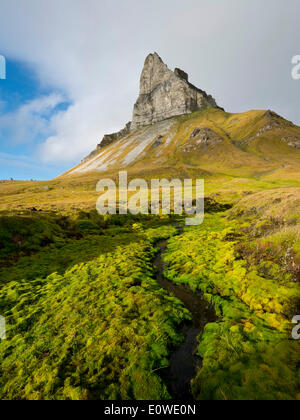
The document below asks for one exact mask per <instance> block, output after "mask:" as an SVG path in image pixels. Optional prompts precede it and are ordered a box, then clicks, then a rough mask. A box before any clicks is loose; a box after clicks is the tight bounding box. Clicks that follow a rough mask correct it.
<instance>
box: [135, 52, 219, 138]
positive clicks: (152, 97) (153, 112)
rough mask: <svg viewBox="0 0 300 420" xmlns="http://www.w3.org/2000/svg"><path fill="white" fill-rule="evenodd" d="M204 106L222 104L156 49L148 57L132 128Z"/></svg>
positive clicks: (210, 106) (216, 106)
mask: <svg viewBox="0 0 300 420" xmlns="http://www.w3.org/2000/svg"><path fill="white" fill-rule="evenodd" d="M205 108H219V107H218V105H217V104H216V101H215V100H214V99H213V97H212V96H209V95H207V94H206V92H204V91H202V90H200V89H198V88H196V87H195V86H193V85H192V84H191V83H189V81H188V75H187V74H186V73H185V72H184V71H182V70H180V69H175V71H174V72H173V71H171V70H170V69H169V68H168V67H167V66H166V64H165V63H164V62H163V61H162V59H161V58H160V57H159V55H158V54H156V53H154V54H150V55H149V56H148V57H147V58H146V61H145V65H144V69H143V71H142V75H141V81H140V95H139V97H138V100H137V102H136V104H135V106H134V110H133V120H132V124H131V130H135V129H138V128H139V127H143V126H145V125H149V124H153V123H155V122H158V121H163V120H165V119H168V118H171V117H174V116H177V115H182V114H190V113H192V112H195V111H198V110H201V109H205Z"/></svg>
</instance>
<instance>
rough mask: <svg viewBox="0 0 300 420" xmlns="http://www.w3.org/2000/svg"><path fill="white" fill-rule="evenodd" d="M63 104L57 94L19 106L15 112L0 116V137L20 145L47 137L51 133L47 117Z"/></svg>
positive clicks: (61, 98)
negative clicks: (41, 136)
mask: <svg viewBox="0 0 300 420" xmlns="http://www.w3.org/2000/svg"><path fill="white" fill-rule="evenodd" d="M61 102H63V97H62V96H61V95H59V94H55V93H53V94H50V95H49V96H44V97H41V98H38V99H34V100H32V101H29V102H27V103H25V104H24V105H22V106H20V107H19V108H18V109H17V110H16V111H14V112H9V113H6V114H5V113H4V114H2V115H1V116H0V135H1V137H3V138H5V137H6V138H9V141H10V142H13V143H17V144H21V143H28V140H29V139H31V140H34V139H35V138H36V136H38V135H39V136H40V135H44V136H47V135H49V133H50V132H51V130H52V128H51V123H50V122H49V117H50V114H51V112H52V111H53V110H54V109H55V107H56V106H57V105H58V104H60V103H61Z"/></svg>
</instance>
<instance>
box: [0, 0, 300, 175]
mask: <svg viewBox="0 0 300 420" xmlns="http://www.w3.org/2000/svg"><path fill="white" fill-rule="evenodd" d="M0 10H1V15H0V55H3V56H5V57H6V61H7V79H6V80H1V79H0V179H7V178H11V177H12V178H14V179H49V178H53V177H56V176H58V175H60V174H61V173H63V172H64V171H66V170H67V169H70V168H71V167H72V166H74V165H76V164H77V163H79V162H80V160H81V159H82V158H83V157H85V156H86V155H87V154H88V153H90V152H91V151H92V150H94V149H95V147H96V145H97V144H98V143H99V142H100V141H101V139H102V137H103V135H104V134H107V133H112V132H115V131H118V130H120V129H121V128H123V127H124V125H125V124H126V123H127V122H128V121H130V120H131V118H132V110H133V105H134V102H135V100H136V98H137V96H138V91H139V77H140V73H141V70H142V67H143V63H144V60H145V57H146V56H147V55H148V54H149V53H150V52H154V51H156V52H158V54H159V55H160V56H161V57H162V59H163V60H164V61H165V63H166V64H168V66H169V67H170V68H172V69H174V68H175V67H180V68H182V69H183V70H185V71H186V72H187V73H189V76H190V81H191V82H192V83H193V84H195V85H196V86H198V87H199V88H201V89H203V90H205V91H206V92H207V93H208V94H211V95H212V96H213V97H214V98H215V99H216V101H217V103H218V104H219V105H220V106H222V107H224V108H225V109H226V111H228V112H243V111H248V110H249V109H272V110H274V111H275V112H277V113H279V114H280V115H282V116H283V117H285V118H287V119H289V120H291V121H293V122H295V123H297V124H298V125H300V113H299V110H300V80H298V81H295V80H293V79H292V77H291V70H292V63H291V60H292V57H293V56H295V55H300V44H299V39H300V36H299V35H300V33H299V32H300V26H299V16H300V2H299V0H285V1H282V0H264V1H263V2H262V1H261V0H243V1H241V0H187V1H186V3H184V4H183V2H182V0H164V1H163V2H162V1H161V0H152V1H151V2H147V1H144V0H126V2H125V1H124V0H114V1H112V0H64V1H61V0H52V1H51V2H50V1H49V0H0Z"/></svg>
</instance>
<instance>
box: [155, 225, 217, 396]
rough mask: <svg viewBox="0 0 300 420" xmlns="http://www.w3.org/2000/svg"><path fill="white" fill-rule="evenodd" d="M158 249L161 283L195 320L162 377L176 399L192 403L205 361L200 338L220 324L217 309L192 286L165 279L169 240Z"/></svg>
mask: <svg viewBox="0 0 300 420" xmlns="http://www.w3.org/2000/svg"><path fill="white" fill-rule="evenodd" d="M180 233H181V231H180ZM156 246H157V247H158V248H159V253H158V254H157V256H156V258H155V261H154V267H155V268H156V270H157V274H156V278H157V281H158V283H159V284H160V285H161V286H162V287H163V288H164V289H165V290H167V291H168V292H170V293H173V294H174V295H175V296H176V297H177V298H178V299H180V300H181V301H182V302H183V304H184V306H185V307H186V308H187V309H188V310H189V311H190V312H191V314H192V317H193V318H192V321H191V322H189V323H186V324H185V325H184V326H183V327H182V329H181V333H182V334H183V335H184V341H183V343H182V344H181V345H180V347H178V348H177V349H175V350H174V351H173V353H172V355H171V358H170V366H169V367H168V368H167V369H165V370H164V371H163V373H162V374H161V377H162V378H163V379H164V381H165V382H166V384H167V385H168V389H169V392H170V394H171V395H172V397H173V398H174V399H176V400H191V399H193V396H192V392H191V385H190V383H191V380H192V379H193V378H195V376H196V374H197V370H198V369H199V368H200V367H201V359H200V358H199V357H197V356H196V351H197V337H198V336H199V334H200V332H201V331H203V329H204V327H205V325H206V324H207V323H209V322H214V321H216V314H215V311H214V309H213V307H212V306H211V305H210V304H209V303H208V302H207V301H206V300H204V298H203V297H202V296H201V295H200V294H195V293H193V292H192V291H191V290H190V289H189V288H188V287H185V286H183V285H176V284H174V283H172V282H170V281H168V280H167V279H165V278H164V275H163V272H164V263H163V260H162V255H163V253H164V251H165V250H166V248H167V241H165V240H164V241H160V242H158V243H157V244H156Z"/></svg>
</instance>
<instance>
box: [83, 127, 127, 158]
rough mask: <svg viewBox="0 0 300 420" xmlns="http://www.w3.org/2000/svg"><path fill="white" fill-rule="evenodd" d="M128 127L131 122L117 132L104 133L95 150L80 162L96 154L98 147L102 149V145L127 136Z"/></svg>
mask: <svg viewBox="0 0 300 420" xmlns="http://www.w3.org/2000/svg"><path fill="white" fill-rule="evenodd" d="M130 127H131V122H129V123H127V124H126V126H125V127H124V128H123V129H122V130H120V131H118V132H117V133H113V134H105V136H104V137H103V139H102V140H101V142H100V143H99V144H98V145H97V148H96V150H93V151H92V153H90V154H89V155H88V156H87V157H85V158H84V159H82V161H81V162H82V163H84V162H87V161H88V160H90V159H91V158H93V157H94V156H96V154H97V153H98V151H99V150H100V149H103V148H104V147H106V146H109V145H110V144H112V143H114V142H115V141H117V140H119V139H121V138H122V137H125V136H127V135H128V134H129V133H130Z"/></svg>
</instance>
